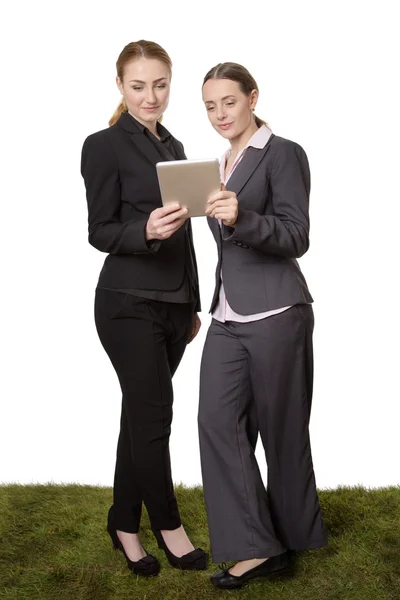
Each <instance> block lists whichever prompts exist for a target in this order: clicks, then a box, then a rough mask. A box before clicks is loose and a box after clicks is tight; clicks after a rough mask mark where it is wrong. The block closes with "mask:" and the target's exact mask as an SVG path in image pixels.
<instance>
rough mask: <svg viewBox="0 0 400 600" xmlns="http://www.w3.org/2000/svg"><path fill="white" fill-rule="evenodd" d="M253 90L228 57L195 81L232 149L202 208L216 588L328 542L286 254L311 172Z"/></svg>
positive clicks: (307, 331) (304, 216)
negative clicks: (206, 228) (208, 286)
mask: <svg viewBox="0 0 400 600" xmlns="http://www.w3.org/2000/svg"><path fill="white" fill-rule="evenodd" d="M257 99H258V87H257V84H256V82H255V80H254V79H253V77H252V76H251V75H250V73H249V72H248V71H247V69H245V68H244V67H243V66H241V65H238V64H235V63H224V64H219V65H217V66H215V67H214V68H213V69H211V70H210V71H209V72H208V73H207V75H206V77H205V79H204V84H203V100H204V103H205V106H206V109H207V113H208V117H209V120H210V122H211V124H212V126H213V127H214V129H215V130H216V131H217V132H218V133H219V134H220V135H222V136H223V137H224V138H226V139H227V140H229V142H230V146H231V147H230V150H229V151H228V152H226V153H225V155H224V156H223V158H222V161H221V180H222V182H223V184H224V185H223V186H222V191H221V192H219V193H218V194H216V195H215V196H213V197H212V198H210V200H209V206H208V209H207V214H208V217H209V219H208V221H209V225H210V228H211V231H212V233H213V235H214V237H215V240H216V242H217V247H218V265H217V270H216V287H215V292H214V297H213V300H212V304H211V310H210V312H211V313H212V317H213V318H212V323H211V325H210V328H209V331H208V334H207V339H206V343H205V346H204V352H203V358H202V366H201V378H200V406H199V434H200V450H201V463H202V472H203V483H204V493H205V502H206V509H207V516H208V524H209V530H210V539H211V549H212V557H213V561H214V562H225V561H236V564H234V565H233V566H232V567H231V568H230V569H227V568H226V565H224V566H223V567H222V570H221V571H220V572H218V573H216V574H214V575H213V576H212V577H211V581H212V583H213V584H214V585H216V586H217V587H219V588H227V589H228V588H229V589H230V588H236V587H240V586H242V585H243V584H244V583H245V582H246V581H248V580H250V579H252V578H255V577H264V576H269V575H271V574H272V573H276V572H279V571H282V570H283V569H285V568H286V567H287V566H288V553H287V550H309V549H311V548H317V547H321V546H325V545H326V543H327V536H326V532H325V528H324V524H323V521H322V517H321V511H320V505H319V500H318V495H317V490H316V484H315V477H314V470H313V463H312V458H311V449H310V440H309V430H308V425H309V418H310V410H311V397H312V385H313V351H312V333H313V326H314V318H313V310H312V306H311V303H312V301H313V300H312V297H311V295H310V292H309V290H308V288H307V284H306V281H305V279H304V277H303V275H302V273H301V270H300V268H299V265H298V263H297V260H296V258H299V257H300V256H302V255H303V254H304V253H305V252H306V251H307V250H308V247H309V215H308V204H309V192H310V171H309V166H308V161H307V156H306V154H305V152H304V150H303V149H302V148H301V146H299V145H298V144H296V143H295V142H292V141H290V140H287V139H284V138H281V137H278V136H276V135H274V134H273V133H272V131H271V130H270V129H269V127H268V126H267V124H266V123H265V122H264V121H262V120H261V119H259V118H258V117H256V116H255V115H254V109H255V107H256V104H257ZM258 433H260V436H261V440H262V443H263V446H264V450H265V454H266V460H267V464H268V486H267V491H266V490H265V488H264V485H263V482H262V479H261V476H260V471H259V468H258V464H257V461H256V459H255V455H254V450H255V446H256V440H257V437H258Z"/></svg>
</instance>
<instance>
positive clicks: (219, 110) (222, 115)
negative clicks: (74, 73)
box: [216, 106, 226, 121]
mask: <svg viewBox="0 0 400 600" xmlns="http://www.w3.org/2000/svg"><path fill="white" fill-rule="evenodd" d="M216 114H217V119H218V121H223V120H224V119H225V118H226V114H225V111H224V107H223V106H220V107H218V106H217V110H216Z"/></svg>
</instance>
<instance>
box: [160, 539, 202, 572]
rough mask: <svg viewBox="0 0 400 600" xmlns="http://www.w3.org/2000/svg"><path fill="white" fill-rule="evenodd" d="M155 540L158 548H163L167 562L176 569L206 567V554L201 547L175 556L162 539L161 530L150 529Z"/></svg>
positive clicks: (192, 569)
mask: <svg viewBox="0 0 400 600" xmlns="http://www.w3.org/2000/svg"><path fill="white" fill-rule="evenodd" d="M152 531H153V533H154V536H155V538H156V540H157V543H158V547H159V548H160V550H164V552H165V555H166V557H167V559H168V562H169V564H170V565H171V566H172V567H175V568H176V569H183V570H186V571H204V570H205V569H207V554H206V553H205V552H204V550H202V549H201V548H196V549H195V550H192V551H191V552H189V553H188V554H184V555H183V556H181V557H179V556H175V554H172V552H171V551H170V550H169V548H168V546H167V544H166V543H165V541H164V538H163V536H162V533H161V531H156V530H154V529H153V530H152Z"/></svg>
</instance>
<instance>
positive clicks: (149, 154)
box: [131, 131, 162, 165]
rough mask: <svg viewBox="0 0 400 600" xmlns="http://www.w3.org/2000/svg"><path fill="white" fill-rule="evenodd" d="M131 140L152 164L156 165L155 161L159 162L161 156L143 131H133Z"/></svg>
mask: <svg viewBox="0 0 400 600" xmlns="http://www.w3.org/2000/svg"><path fill="white" fill-rule="evenodd" d="M131 140H132V142H133V143H134V144H135V146H136V148H137V149H138V150H139V151H140V152H141V153H142V154H143V155H144V156H145V157H146V158H147V159H148V160H149V161H150V162H151V163H152V164H153V165H156V164H157V163H159V162H161V161H162V158H161V156H160V155H159V153H158V152H157V150H156V148H155V146H154V145H153V144H152V143H151V141H150V140H149V138H148V137H147V136H146V135H145V134H144V133H142V132H141V131H138V133H134V134H133V135H132V136H131Z"/></svg>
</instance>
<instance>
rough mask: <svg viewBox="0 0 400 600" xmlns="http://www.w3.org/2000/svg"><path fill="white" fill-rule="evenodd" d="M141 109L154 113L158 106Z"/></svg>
mask: <svg viewBox="0 0 400 600" xmlns="http://www.w3.org/2000/svg"><path fill="white" fill-rule="evenodd" d="M142 108H143V110H145V111H146V112H156V111H157V110H158V109H159V108H160V107H159V106H149V107H146V106H143V107H142Z"/></svg>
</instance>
